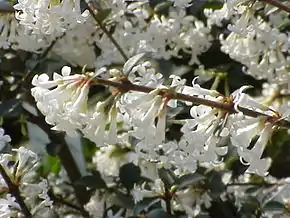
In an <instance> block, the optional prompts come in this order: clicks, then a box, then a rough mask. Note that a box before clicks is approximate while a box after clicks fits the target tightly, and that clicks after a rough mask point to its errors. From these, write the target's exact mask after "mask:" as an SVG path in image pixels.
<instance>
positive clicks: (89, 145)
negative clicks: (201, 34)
mask: <svg viewBox="0 0 290 218" xmlns="http://www.w3.org/2000/svg"><path fill="white" fill-rule="evenodd" d="M82 141H83V153H84V156H85V159H86V161H87V162H91V160H92V157H93V156H94V154H95V153H96V151H97V150H98V149H99V147H97V146H96V144H95V143H93V142H92V141H90V140H89V139H86V138H83V139H82Z"/></svg>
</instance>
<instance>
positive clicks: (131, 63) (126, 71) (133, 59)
mask: <svg viewBox="0 0 290 218" xmlns="http://www.w3.org/2000/svg"><path fill="white" fill-rule="evenodd" d="M145 55H146V53H141V54H137V55H135V56H133V57H131V58H129V60H128V61H126V63H125V64H124V67H123V73H124V75H128V74H129V73H130V71H131V70H132V69H133V67H134V66H135V65H136V64H137V63H138V62H139V61H140V60H141V59H142V58H144V56H145Z"/></svg>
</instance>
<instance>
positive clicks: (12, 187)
mask: <svg viewBox="0 0 290 218" xmlns="http://www.w3.org/2000/svg"><path fill="white" fill-rule="evenodd" d="M0 173H1V175H2V177H3V179H4V181H5V182H6V184H7V186H8V188H9V193H10V194H11V195H12V196H13V197H15V200H16V202H17V203H18V204H19V206H20V208H21V211H22V212H23V214H24V216H25V217H27V218H29V217H31V216H32V215H31V213H30V211H29V209H28V207H27V206H26V204H25V203H24V200H23V198H22V197H21V194H20V191H19V188H18V186H17V185H15V184H14V183H13V182H12V181H11V179H10V177H9V176H8V175H7V173H6V171H5V169H4V167H3V166H2V165H1V164H0Z"/></svg>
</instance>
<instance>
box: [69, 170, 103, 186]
mask: <svg viewBox="0 0 290 218" xmlns="http://www.w3.org/2000/svg"><path fill="white" fill-rule="evenodd" d="M75 185H84V186H86V187H89V188H91V189H104V188H107V185H106V182H105V181H104V180H103V178H102V177H101V174H100V173H99V172H98V171H96V172H95V174H94V175H88V176H84V177H82V178H80V179H79V180H78V181H76V182H75Z"/></svg>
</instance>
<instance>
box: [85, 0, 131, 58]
mask: <svg viewBox="0 0 290 218" xmlns="http://www.w3.org/2000/svg"><path fill="white" fill-rule="evenodd" d="M82 1H83V2H84V3H85V4H86V5H87V7H88V10H89V12H90V14H91V15H92V17H93V18H94V20H95V21H96V22H97V24H98V25H99V26H100V28H101V29H102V30H103V32H104V33H105V34H106V35H107V36H108V38H109V39H110V40H111V42H112V43H113V44H114V46H115V47H116V48H117V50H118V51H119V52H120V54H121V55H122V57H123V58H124V60H125V61H127V60H128V59H129V58H128V56H127V55H126V53H125V52H124V50H123V49H122V48H121V46H120V45H119V43H118V42H117V40H116V39H115V38H114V37H113V35H112V34H111V33H110V32H109V31H108V30H107V28H106V26H105V25H103V23H102V21H100V20H99V18H98V17H97V14H96V11H97V9H96V8H95V6H94V4H93V3H91V2H88V3H87V2H86V1H85V0H82Z"/></svg>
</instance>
